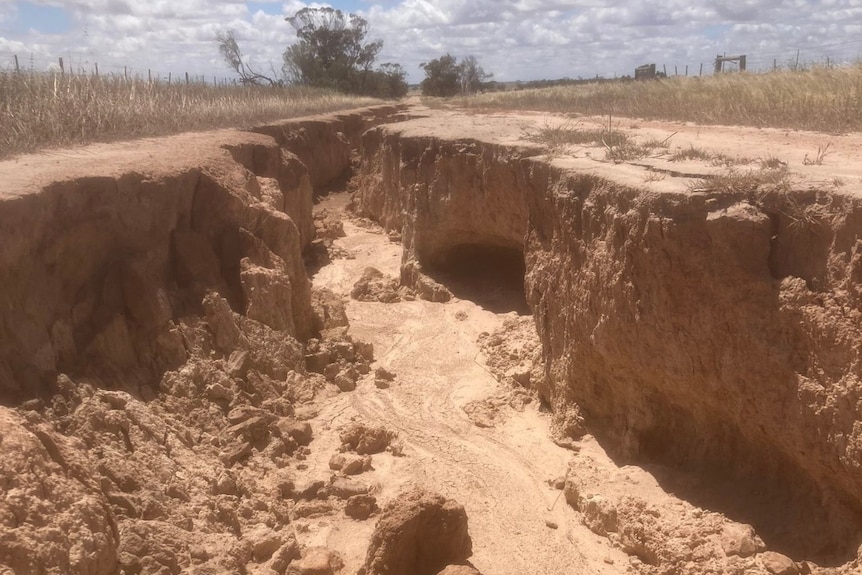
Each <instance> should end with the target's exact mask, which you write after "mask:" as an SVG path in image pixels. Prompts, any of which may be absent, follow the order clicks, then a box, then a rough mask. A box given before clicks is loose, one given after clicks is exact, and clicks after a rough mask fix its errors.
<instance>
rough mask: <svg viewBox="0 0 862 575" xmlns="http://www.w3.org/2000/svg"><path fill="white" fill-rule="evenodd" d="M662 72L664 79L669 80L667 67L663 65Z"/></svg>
mask: <svg viewBox="0 0 862 575" xmlns="http://www.w3.org/2000/svg"><path fill="white" fill-rule="evenodd" d="M661 69H662V72H664V77H665V78H667V66H666V65H665V64H662V65H661Z"/></svg>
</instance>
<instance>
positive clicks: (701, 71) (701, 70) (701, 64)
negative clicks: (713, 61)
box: [700, 62, 703, 76]
mask: <svg viewBox="0 0 862 575" xmlns="http://www.w3.org/2000/svg"><path fill="white" fill-rule="evenodd" d="M700 75H701V76H703V62H701V63H700Z"/></svg>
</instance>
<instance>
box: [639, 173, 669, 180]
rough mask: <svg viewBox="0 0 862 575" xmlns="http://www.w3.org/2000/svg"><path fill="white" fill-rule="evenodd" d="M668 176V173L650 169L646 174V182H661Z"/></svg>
mask: <svg viewBox="0 0 862 575" xmlns="http://www.w3.org/2000/svg"><path fill="white" fill-rule="evenodd" d="M665 178H667V174H664V173H661V172H654V171H648V172H647V173H646V174H644V182H660V181H662V180H664V179H665Z"/></svg>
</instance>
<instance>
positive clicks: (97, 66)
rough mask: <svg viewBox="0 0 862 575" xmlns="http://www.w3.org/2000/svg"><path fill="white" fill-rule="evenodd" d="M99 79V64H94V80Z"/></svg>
mask: <svg viewBox="0 0 862 575" xmlns="http://www.w3.org/2000/svg"><path fill="white" fill-rule="evenodd" d="M98 77H99V63H98V62H96V78H98Z"/></svg>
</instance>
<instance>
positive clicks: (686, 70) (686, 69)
mask: <svg viewBox="0 0 862 575" xmlns="http://www.w3.org/2000/svg"><path fill="white" fill-rule="evenodd" d="M685 77H686V78H688V64H686V65H685Z"/></svg>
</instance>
